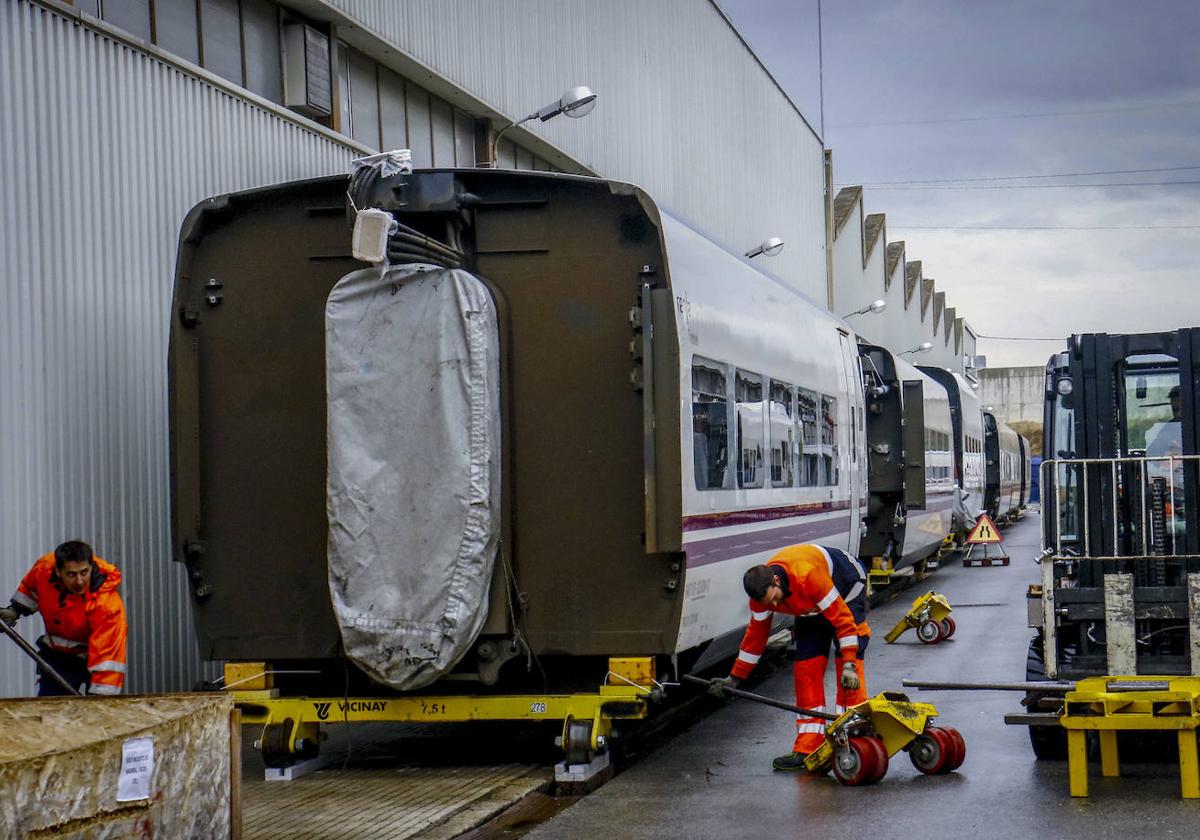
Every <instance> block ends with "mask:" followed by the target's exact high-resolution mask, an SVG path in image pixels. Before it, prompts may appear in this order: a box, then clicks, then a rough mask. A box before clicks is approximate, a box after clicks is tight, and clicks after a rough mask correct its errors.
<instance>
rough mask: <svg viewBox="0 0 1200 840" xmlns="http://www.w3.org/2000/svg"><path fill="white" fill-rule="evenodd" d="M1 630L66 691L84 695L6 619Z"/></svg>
mask: <svg viewBox="0 0 1200 840" xmlns="http://www.w3.org/2000/svg"><path fill="white" fill-rule="evenodd" d="M0 630H3V631H4V633H5V635H7V636H8V637H9V638H10V639H12V640H13V641H14V642H16V643H17V647H19V648H21V650H23V651H25V653H26V655H27V656H28V657H29V658H30V659H32V660H33V661H34V662H36V663H37V664H38V668H40V669H41V671H42V673H43V674H46V675H47V676H49V677H51V678H52V679H53V680H54V681H55V682H56V683H58V684H59V685H60V686H62V688H63V690H64V691H66V692H67V693H68V694H70V695H72V696H73V697H82V696H83V695H81V694H80V693H79V691H78V690H77V689H76V688H75V686H73V685H71V684H70V683H69V682H67V681H66V680H64V679H63V677H62V674H60V673H58V671H55V670H54V668H53V667H52V666H51V665H50V663H49V662H47V661H46V660H45V659H43V658H42V656H41V654H39V653H38V652H37V649H36V648H34V646H33V645H31V644H29V642H27V641H25V637H24V636H22V635H21V634H20V633H18V632H17V631H16V630H14V629H13V628H11V627H9V626H8V624H7V623H6V622H4V621H0Z"/></svg>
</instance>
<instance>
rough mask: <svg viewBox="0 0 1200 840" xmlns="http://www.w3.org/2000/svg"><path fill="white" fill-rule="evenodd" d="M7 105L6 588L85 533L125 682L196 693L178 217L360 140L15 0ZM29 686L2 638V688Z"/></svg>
mask: <svg viewBox="0 0 1200 840" xmlns="http://www.w3.org/2000/svg"><path fill="white" fill-rule="evenodd" d="M106 5H107V4H106ZM0 113H2V114H3V115H4V117H3V119H0V144H2V145H3V148H4V153H3V154H2V155H0V183H3V184H4V185H5V189H4V190H0V282H2V283H3V292H4V295H3V297H4V302H5V305H4V307H3V308H2V309H0V394H3V399H0V589H2V590H4V591H3V593H0V601H3V602H4V603H7V597H8V595H9V594H10V593H11V591H12V590H13V589H15V587H16V585H17V583H18V582H19V580H20V576H21V575H22V574H23V573H24V572H25V570H26V569H27V567H28V566H29V564H31V563H32V562H33V560H34V559H35V558H36V557H37V556H38V555H40V554H42V553H44V552H46V551H49V550H51V549H52V548H53V547H54V546H55V545H57V544H58V543H59V542H61V541H63V540H64V539H68V538H72V537H78V538H81V539H84V540H87V541H89V542H91V543H92V544H93V545H94V546H95V547H96V549H97V552H98V553H99V554H100V555H101V556H103V557H105V558H107V559H109V560H111V561H112V562H114V563H116V564H117V565H118V566H119V567H120V568H121V570H122V572H123V574H124V576H125V583H124V586H123V591H124V595H125V599H126V602H127V605H128V607H129V615H130V625H131V633H130V675H129V682H128V689H129V690H132V691H151V690H154V691H159V690H177V689H184V688H189V687H190V686H191V685H192V684H193V683H194V682H195V681H196V680H197V679H198V678H199V677H200V676H201V675H202V673H204V669H203V668H202V666H201V663H200V662H199V660H198V657H197V654H196V645H195V642H194V639H193V634H192V629H191V620H190V615H189V609H190V606H189V600H190V596H189V594H188V592H187V587H186V585H185V581H184V576H183V569H182V568H181V567H179V566H177V565H176V564H175V563H173V562H172V561H171V559H170V546H169V533H168V504H169V487H168V462H167V456H168V443H167V371H166V355H167V335H168V329H169V318H170V311H169V310H170V300H171V290H172V282H173V275H174V265H175V254H176V245H177V239H178V235H179V226H180V223H181V222H182V220H183V218H184V216H185V214H186V213H187V212H188V210H189V209H190V208H191V207H192V206H194V205H195V204H196V203H197V202H198V201H200V200H201V199H203V198H205V197H207V196H211V195H215V194H219V193H224V192H230V191H235V190H241V189H246V188H250V187H254V186H259V185H264V184H269V183H274V182H278V181H285V180H289V179H295V178H307V177H316V176H321V175H328V174H331V173H335V172H342V171H345V170H346V168H347V164H348V162H349V160H350V159H351V158H353V157H356V156H358V155H359V154H361V153H362V151H363V150H362V149H361V148H358V147H355V146H353V145H352V144H350V143H349V142H348V141H347V142H343V141H340V140H338V139H337V138H336V137H335V136H334V135H333V134H332V133H330V132H326V131H323V130H321V129H319V128H318V127H316V126H314V125H313V124H311V123H307V122H305V121H302V120H298V119H294V118H292V117H290V116H288V115H287V114H286V113H285V112H283V111H281V110H275V109H272V107H271V106H270V105H269V104H268V103H265V102H260V101H255V100H251V99H248V98H245V97H243V96H240V95H238V93H237V91H235V90H233V89H231V88H228V87H226V86H224V84H223V83H222V82H221V81H220V80H219V79H217V78H216V77H212V76H208V75H207V74H204V73H203V72H202V71H199V70H189V69H187V68H186V67H185V66H181V65H176V64H174V63H172V62H171V61H170V60H169V59H168V58H166V57H165V55H164V54H160V53H157V52H156V51H155V50H153V49H152V48H143V47H140V46H139V45H138V44H136V43H135V42H129V41H124V40H122V39H121V38H120V37H118V36H114V35H112V34H110V33H108V32H107V31H106V30H105V29H104V27H103V26H102V25H99V24H93V23H89V22H87V21H83V22H82V25H81V23H80V21H77V20H72V19H71V18H69V17H67V16H64V15H63V14H61V13H59V12H56V11H54V10H51V9H48V8H46V7H43V6H39V5H35V4H31V3H30V2H27V1H26V0H6V2H4V3H0ZM18 627H20V628H21V629H22V631H23V632H24V633H25V634H26V636H27V637H29V638H31V639H32V638H34V637H35V636H36V635H38V634H40V632H41V622H40V619H37V618H35V619H33V620H25V621H22V622H21V624H20V625H18ZM32 690H33V668H32V666H31V665H30V663H28V662H27V661H25V660H24V658H23V657H22V656H21V654H20V653H19V652H17V650H16V648H15V646H14V645H11V644H8V643H4V644H0V695H6V696H12V695H19V694H28V693H31V692H32Z"/></svg>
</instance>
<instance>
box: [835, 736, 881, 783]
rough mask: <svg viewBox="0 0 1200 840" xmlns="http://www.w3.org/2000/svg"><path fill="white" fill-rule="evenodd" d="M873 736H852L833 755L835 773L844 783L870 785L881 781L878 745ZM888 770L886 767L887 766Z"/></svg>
mask: <svg viewBox="0 0 1200 840" xmlns="http://www.w3.org/2000/svg"><path fill="white" fill-rule="evenodd" d="M872 740H873V739H871V738H851V739H850V740H849V742H848V743H847V744H846V748H845V749H844V750H838V751H837V753H836V754H835V755H834V757H833V775H835V776H837V780H838V781H839V782H841V783H842V784H844V785H869V784H873V783H874V782H877V781H879V779H880V778H881V777H882V775H883V773H881V772H880V769H879V765H880V761H879V752H878V747H876V746H875V744H873V743H871V741H872ZM885 770H886V768H885Z"/></svg>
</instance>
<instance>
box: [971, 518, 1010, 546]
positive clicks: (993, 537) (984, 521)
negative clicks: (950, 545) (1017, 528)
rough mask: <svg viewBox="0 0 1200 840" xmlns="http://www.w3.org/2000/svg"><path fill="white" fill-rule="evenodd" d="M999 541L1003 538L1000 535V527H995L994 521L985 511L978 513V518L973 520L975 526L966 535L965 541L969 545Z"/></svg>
mask: <svg viewBox="0 0 1200 840" xmlns="http://www.w3.org/2000/svg"><path fill="white" fill-rule="evenodd" d="M1000 542H1004V540H1003V539H1002V538H1001V537H1000V529H999V528H997V527H996V523H995V522H993V521H992V518H991V517H990V516H988V515H987V514H986V513H981V514H979V519H978V520H977V521H976V522H975V527H974V528H972V529H971V533H970V534H968V535H967V543H968V544H970V545H983V544H985V543H1000Z"/></svg>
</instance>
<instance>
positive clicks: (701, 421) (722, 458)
mask: <svg viewBox="0 0 1200 840" xmlns="http://www.w3.org/2000/svg"><path fill="white" fill-rule="evenodd" d="M728 408H729V397H728V394H727V393H726V385H725V369H724V367H723V366H722V365H720V364H718V363H716V362H702V361H698V360H697V361H696V362H694V363H693V364H692V461H693V463H694V464H695V472H696V489H697V490H720V489H721V488H723V487H724V486H725V472H726V469H725V468H726V467H727V466H728V465H729V411H728Z"/></svg>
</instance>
